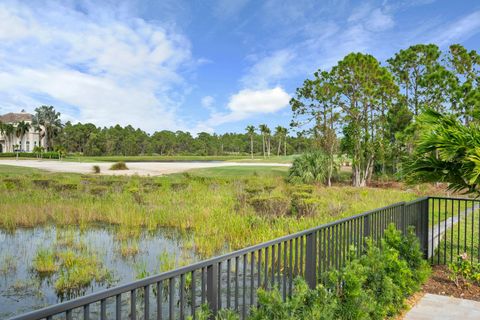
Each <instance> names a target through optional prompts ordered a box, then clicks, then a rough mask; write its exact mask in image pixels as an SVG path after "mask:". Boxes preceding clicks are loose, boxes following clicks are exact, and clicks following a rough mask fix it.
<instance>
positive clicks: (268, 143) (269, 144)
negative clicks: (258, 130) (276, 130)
mask: <svg viewBox="0 0 480 320" xmlns="http://www.w3.org/2000/svg"><path fill="white" fill-rule="evenodd" d="M271 133H272V131H270V128H268V127H267V131H266V132H265V134H266V136H267V155H268V157H269V158H270V149H271Z"/></svg>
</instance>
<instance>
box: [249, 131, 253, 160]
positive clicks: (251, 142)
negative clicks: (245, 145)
mask: <svg viewBox="0 0 480 320" xmlns="http://www.w3.org/2000/svg"><path fill="white" fill-rule="evenodd" d="M250 154H251V156H252V159H253V135H251V136H250Z"/></svg>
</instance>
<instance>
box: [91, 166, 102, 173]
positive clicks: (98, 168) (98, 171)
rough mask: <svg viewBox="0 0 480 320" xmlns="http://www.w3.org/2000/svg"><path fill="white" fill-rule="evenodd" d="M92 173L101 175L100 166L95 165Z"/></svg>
mask: <svg viewBox="0 0 480 320" xmlns="http://www.w3.org/2000/svg"><path fill="white" fill-rule="evenodd" d="M92 171H93V173H97V174H98V173H100V166H97V165H94V166H93V167H92Z"/></svg>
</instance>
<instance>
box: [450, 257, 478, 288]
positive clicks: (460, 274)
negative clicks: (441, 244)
mask: <svg viewBox="0 0 480 320" xmlns="http://www.w3.org/2000/svg"><path fill="white" fill-rule="evenodd" d="M448 270H449V271H450V279H451V280H452V281H453V282H454V283H455V285H456V286H457V287H460V286H461V284H467V285H469V284H470V283H471V282H474V283H477V284H480V263H478V262H473V261H471V260H470V259H469V257H468V254H467V253H463V254H461V255H459V256H458V257H457V260H455V261H454V262H452V263H449V264H448Z"/></svg>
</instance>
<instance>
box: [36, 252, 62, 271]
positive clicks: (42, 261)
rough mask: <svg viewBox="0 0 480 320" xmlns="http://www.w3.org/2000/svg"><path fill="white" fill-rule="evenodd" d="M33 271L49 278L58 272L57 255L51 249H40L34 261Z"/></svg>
mask: <svg viewBox="0 0 480 320" xmlns="http://www.w3.org/2000/svg"><path fill="white" fill-rule="evenodd" d="M33 269H34V270H35V271H36V272H37V273H38V274H39V275H40V276H48V275H51V274H53V273H55V272H57V271H58V269H59V264H58V263H57V259H56V254H55V252H54V251H53V250H51V249H46V248H40V249H39V250H38V251H37V254H36V256H35V259H34V260H33Z"/></svg>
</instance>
